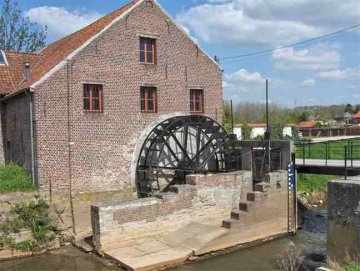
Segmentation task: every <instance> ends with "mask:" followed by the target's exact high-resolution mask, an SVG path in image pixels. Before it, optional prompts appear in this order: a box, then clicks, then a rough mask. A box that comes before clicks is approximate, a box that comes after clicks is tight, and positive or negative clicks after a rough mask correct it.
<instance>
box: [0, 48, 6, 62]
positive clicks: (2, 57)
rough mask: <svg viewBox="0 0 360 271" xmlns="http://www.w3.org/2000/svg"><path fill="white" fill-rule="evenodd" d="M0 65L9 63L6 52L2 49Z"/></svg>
mask: <svg viewBox="0 0 360 271" xmlns="http://www.w3.org/2000/svg"><path fill="white" fill-rule="evenodd" d="M0 65H7V60H6V55H5V52H4V51H1V50H0Z"/></svg>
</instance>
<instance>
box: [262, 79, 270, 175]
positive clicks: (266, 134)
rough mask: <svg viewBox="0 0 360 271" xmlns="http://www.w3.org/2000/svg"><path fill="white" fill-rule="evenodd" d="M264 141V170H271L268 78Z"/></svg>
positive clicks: (267, 82)
mask: <svg viewBox="0 0 360 271" xmlns="http://www.w3.org/2000/svg"><path fill="white" fill-rule="evenodd" d="M264 139H265V143H266V158H267V159H266V160H267V163H266V172H267V173H269V172H270V171H271V153H270V152H271V133H270V121H269V80H268V79H266V132H265V135H264Z"/></svg>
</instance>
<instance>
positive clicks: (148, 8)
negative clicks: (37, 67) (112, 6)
mask: <svg viewBox="0 0 360 271" xmlns="http://www.w3.org/2000/svg"><path fill="white" fill-rule="evenodd" d="M140 35H145V36H146V35H148V36H155V37H156V39H157V64H156V65H145V64H141V63H140V61H139V37H140ZM83 83H100V84H103V98H104V112H103V113H84V112H82V108H83V100H82V93H83ZM149 85H151V86H156V87H157V89H158V113H156V114H153V113H150V114H149V113H141V112H140V87H141V86H149ZM193 87H196V88H198V87H201V88H203V89H204V96H205V114H206V115H208V116H210V117H212V118H214V119H215V118H217V119H218V121H221V117H222V71H221V70H220V68H219V67H218V66H217V65H215V64H214V63H213V62H212V61H211V60H210V59H209V58H208V57H207V56H206V55H205V54H204V53H203V52H202V51H201V50H199V48H198V47H197V46H196V45H195V44H194V43H193V42H192V41H191V40H190V39H189V38H188V37H187V36H186V35H185V34H184V33H183V32H182V31H180V30H179V29H178V28H177V27H176V26H175V25H174V24H173V23H172V22H170V21H169V20H168V18H167V17H166V16H165V15H164V13H163V12H162V11H161V10H160V9H159V8H158V7H157V6H156V5H154V4H152V2H151V1H146V2H144V3H143V4H142V5H140V6H139V7H138V8H136V9H135V10H134V11H133V12H132V13H130V14H129V15H128V17H127V18H126V19H124V20H121V21H119V22H118V23H116V24H114V25H113V26H112V27H111V28H110V29H108V30H107V31H106V32H105V33H103V34H102V35H101V36H100V37H99V38H98V39H97V40H95V41H94V42H93V43H91V44H90V45H89V46H87V47H86V48H85V49H84V50H82V51H81V52H80V53H79V54H77V55H76V56H75V57H74V58H73V59H72V60H71V61H69V62H68V64H67V65H65V67H63V68H61V69H60V70H59V71H57V72H56V73H55V74H54V75H52V76H51V77H50V78H49V79H47V80H46V81H45V82H44V83H42V84H41V85H39V86H38V87H37V88H36V89H35V92H34V102H35V118H36V127H35V129H36V140H37V149H36V157H37V161H38V181H39V183H40V186H41V188H42V189H44V190H46V189H49V187H50V185H51V187H52V189H53V190H57V191H60V192H61V191H66V190H67V189H68V188H69V179H70V173H71V180H72V187H73V190H74V191H77V192H82V191H109V190H120V189H122V188H125V187H134V180H133V179H132V178H131V177H130V176H131V172H130V164H131V160H132V159H133V155H134V154H133V153H134V147H135V145H136V144H137V141H138V138H139V135H140V133H141V132H142V131H143V130H144V129H145V128H146V127H147V126H148V125H149V124H150V123H151V122H153V121H154V120H156V119H157V118H158V117H159V116H160V115H163V114H168V113H172V112H184V113H189V112H190V107H189V97H190V89H191V88H193ZM68 98H69V99H68ZM68 101H69V107H68ZM69 142H70V149H69ZM69 150H70V151H71V152H70V156H69ZM69 163H70V164H71V167H69Z"/></svg>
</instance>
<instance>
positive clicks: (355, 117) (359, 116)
mask: <svg viewBox="0 0 360 271" xmlns="http://www.w3.org/2000/svg"><path fill="white" fill-rule="evenodd" d="M353 119H360V111H359V112H357V113H356V114H355V115H354V116H353Z"/></svg>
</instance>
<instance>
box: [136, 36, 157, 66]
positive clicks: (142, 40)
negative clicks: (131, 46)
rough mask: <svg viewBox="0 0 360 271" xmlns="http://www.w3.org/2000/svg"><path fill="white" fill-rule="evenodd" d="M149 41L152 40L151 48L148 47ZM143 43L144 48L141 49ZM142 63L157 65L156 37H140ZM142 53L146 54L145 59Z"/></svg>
mask: <svg viewBox="0 0 360 271" xmlns="http://www.w3.org/2000/svg"><path fill="white" fill-rule="evenodd" d="M147 41H151V50H149V49H148V48H147V47H148V46H147V45H148V43H147ZM142 44H144V49H143V50H142V49H141V46H142ZM139 49H140V50H139V53H140V63H141V64H149V65H155V64H156V62H157V58H156V56H157V53H156V39H154V38H149V37H142V36H141V37H140V48H139ZM150 52H151V55H152V62H149V61H148V53H150ZM142 53H143V54H144V61H142V60H141V56H142Z"/></svg>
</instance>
